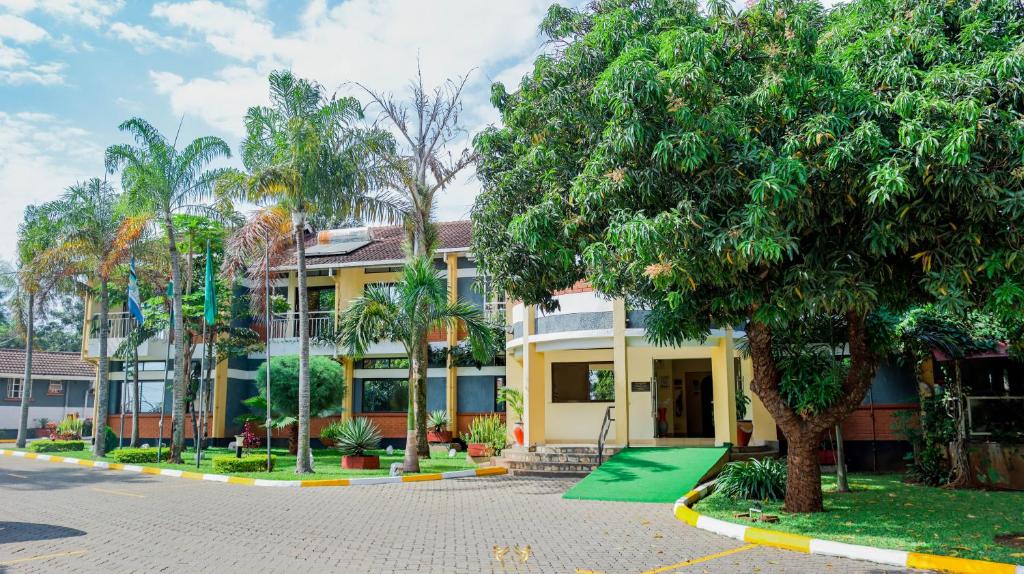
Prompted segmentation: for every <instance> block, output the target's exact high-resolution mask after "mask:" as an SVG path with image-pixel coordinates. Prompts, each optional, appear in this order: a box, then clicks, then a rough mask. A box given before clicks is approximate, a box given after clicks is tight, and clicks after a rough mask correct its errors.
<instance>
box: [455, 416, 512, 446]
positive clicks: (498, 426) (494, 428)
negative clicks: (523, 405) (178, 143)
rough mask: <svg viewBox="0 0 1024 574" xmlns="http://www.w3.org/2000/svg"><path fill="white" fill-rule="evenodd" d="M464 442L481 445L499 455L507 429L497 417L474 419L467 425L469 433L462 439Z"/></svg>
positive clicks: (506, 435)
mask: <svg viewBox="0 0 1024 574" xmlns="http://www.w3.org/2000/svg"><path fill="white" fill-rule="evenodd" d="M463 438H464V439H465V440H466V442H474V443H483V444H486V445H488V446H490V447H491V449H493V450H494V454H501V451H502V449H504V448H505V444H506V441H507V439H508V427H506V426H505V423H504V422H502V420H501V417H499V416H498V415H489V416H486V417H476V418H475V419H473V420H472V422H470V423H469V432H468V433H467V434H466V435H465V436H464V437H463Z"/></svg>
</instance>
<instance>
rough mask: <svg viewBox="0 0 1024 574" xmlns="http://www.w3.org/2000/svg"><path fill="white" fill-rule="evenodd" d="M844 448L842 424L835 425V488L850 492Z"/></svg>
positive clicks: (839, 490)
mask: <svg viewBox="0 0 1024 574" xmlns="http://www.w3.org/2000/svg"><path fill="white" fill-rule="evenodd" d="M845 450H846V449H844V448H843V425H836V490H837V491H838V492H850V481H849V480H847V477H846V452H845Z"/></svg>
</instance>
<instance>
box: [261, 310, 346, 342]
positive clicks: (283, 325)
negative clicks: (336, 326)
mask: <svg viewBox="0 0 1024 574" xmlns="http://www.w3.org/2000/svg"><path fill="white" fill-rule="evenodd" d="M333 320H334V312H333V311H310V312H309V336H310V338H315V337H318V336H321V335H323V336H327V335H330V330H331V323H332V322H333ZM270 338H271V339H298V338H299V314H298V313H282V314H279V315H274V317H273V319H271V321H270Z"/></svg>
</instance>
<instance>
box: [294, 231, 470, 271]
mask: <svg viewBox="0 0 1024 574" xmlns="http://www.w3.org/2000/svg"><path fill="white" fill-rule="evenodd" d="M435 225H436V226H437V233H438V235H439V238H438V239H439V240H438V245H437V248H438V249H444V250H451V249H469V237H470V233H471V231H472V227H473V226H472V223H471V222H470V221H468V220H466V221H442V222H438V223H436V224H435ZM370 237H371V239H372V241H371V242H370V243H369V245H365V246H363V247H360V248H359V249H356V250H354V251H351V252H349V253H346V254H344V255H317V256H307V257H306V265H318V266H319V265H345V264H352V263H359V262H370V261H401V260H403V259H405V252H404V251H402V242H403V241H405V228H403V227H401V226H395V225H393V226H388V227H371V228H370ZM294 265H295V260H294V258H293V259H291V260H290V261H288V262H287V263H285V264H284V265H283V266H284V267H291V266H294Z"/></svg>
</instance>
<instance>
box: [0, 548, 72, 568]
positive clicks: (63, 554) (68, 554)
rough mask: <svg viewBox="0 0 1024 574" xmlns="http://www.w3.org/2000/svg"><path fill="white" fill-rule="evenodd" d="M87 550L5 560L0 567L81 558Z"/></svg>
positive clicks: (0, 563)
mask: <svg viewBox="0 0 1024 574" xmlns="http://www.w3.org/2000/svg"><path fill="white" fill-rule="evenodd" d="M86 552H87V550H73V551H71V552H58V553H57V554H43V555H42V556H29V557H27V558H18V559H15V560H5V561H3V562H0V566H9V565H11V564H21V563H22V562H32V561H33V560H46V559H47V558H60V557H62V556H81V555H82V554H85V553H86Z"/></svg>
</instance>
